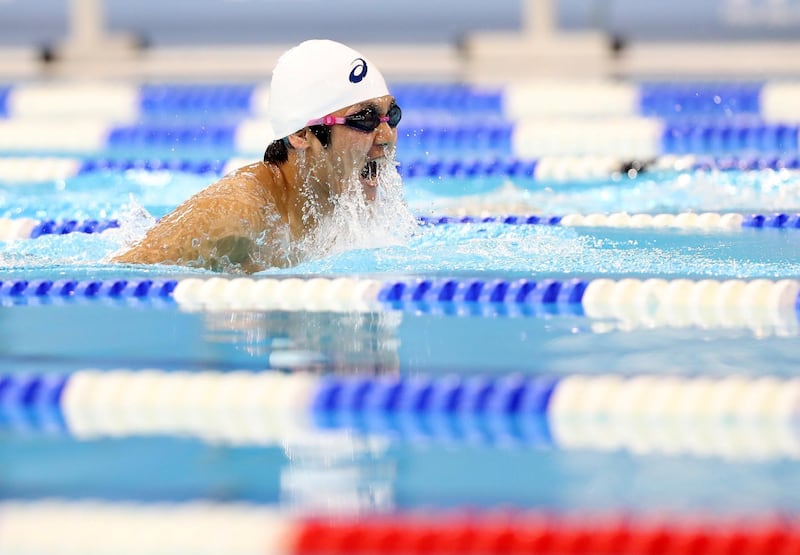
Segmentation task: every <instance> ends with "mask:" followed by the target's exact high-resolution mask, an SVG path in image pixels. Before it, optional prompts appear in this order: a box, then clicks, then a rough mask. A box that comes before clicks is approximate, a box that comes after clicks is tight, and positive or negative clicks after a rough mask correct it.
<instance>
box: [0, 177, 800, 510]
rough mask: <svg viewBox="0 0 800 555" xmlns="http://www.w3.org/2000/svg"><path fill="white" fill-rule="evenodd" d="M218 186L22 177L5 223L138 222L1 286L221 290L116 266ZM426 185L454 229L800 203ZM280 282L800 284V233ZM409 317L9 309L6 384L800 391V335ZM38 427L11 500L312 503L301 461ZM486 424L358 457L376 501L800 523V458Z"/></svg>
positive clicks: (576, 247) (556, 244)
mask: <svg viewBox="0 0 800 555" xmlns="http://www.w3.org/2000/svg"><path fill="white" fill-rule="evenodd" d="M213 179H214V176H211V175H207V176H198V175H189V174H181V173H177V172H175V173H168V172H158V173H146V172H141V171H130V172H118V173H113V172H105V173H103V172H101V173H95V174H89V175H83V176H80V177H76V178H72V179H68V180H66V181H63V182H55V183H39V184H26V185H22V184H0V207H2V208H0V216H5V217H29V218H37V219H44V218H50V219H62V218H70V219H84V218H103V219H105V218H118V219H120V221H121V224H122V228H121V229H113V230H110V231H107V232H105V233H103V234H100V235H96V234H94V235H88V234H82V233H72V234H68V235H63V236H54V235H47V236H43V237H40V238H38V239H35V240H29V241H18V242H15V243H9V244H4V245H0V265H2V268H1V269H0V279H2V280H5V279H36V278H49V279H54V278H72V279H104V278H108V279H111V278H115V279H116V278H120V277H151V278H159V277H170V278H174V279H180V278H182V277H185V276H194V277H197V276H201V277H202V276H209V275H213V274H212V273H211V272H207V271H204V270H196V269H189V268H180V267H167V266H121V265H114V264H108V263H106V262H104V259H105V258H106V257H107V256H108V255H110V254H111V253H113V252H114V251H115V250H116V249H118V248H119V247H120V245H121V244H122V237H123V236H124V235H125V234H126V233H129V232H133V231H136V228H137V226H138V227H140V226H141V225H142V222H143V221H144V220H143V219H142V217H141V214H139V215H138V216H137V215H136V213H137V212H136V210H132V209H134V208H136V207H141V208H143V209H144V210H145V211H146V213H147V214H148V215H149V216H152V217H159V216H161V215H163V214H165V213H167V212H168V211H169V210H171V209H172V208H174V207H175V206H176V205H177V204H178V203H179V202H181V201H182V200H184V199H185V198H186V197H188V196H189V195H191V194H192V193H194V192H196V191H199V190H200V189H202V188H203V187H205V186H206V185H207V184H208V183H209V182H211V181H212V180H213ZM405 191H406V199H407V202H408V204H409V206H410V207H411V209H412V211H413V212H414V213H415V214H418V215H438V214H443V213H447V211H448V210H452V209H454V208H456V207H458V206H466V205H468V204H469V203H470V202H473V203H476V202H483V203H489V204H492V205H494V206H506V205H509V206H512V205H513V206H515V207H516V210H515V212H516V213H520V214H530V213H540V214H567V213H570V212H576V213H584V214H585V213H590V212H609V211H627V212H630V213H635V212H648V213H658V212H669V213H677V212H680V211H684V210H694V211H697V212H701V211H738V212H748V211H757V212H761V213H769V212H771V211H775V210H781V211H784V212H792V211H797V210H798V209H800V180H799V179H798V176H797V175H796V174H794V173H791V172H772V171H760V172H759V171H754V172H733V171H731V172H689V173H680V172H664V173H659V174H644V175H640V176H639V177H637V178H635V179H628V178H619V179H616V178H615V179H610V180H592V181H579V180H576V181H573V182H569V183H556V182H538V181H533V180H530V179H528V180H523V179H520V180H516V181H513V182H507V181H506V180H502V179H484V180H467V179H422V178H418V179H410V180H408V181H407V182H406V184H405ZM139 231H141V230H139ZM261 275H298V276H309V275H325V276H334V275H359V276H371V277H377V278H380V279H392V278H399V277H417V276H419V277H421V276H428V277H429V276H462V277H478V278H485V279H489V278H493V277H502V278H506V279H510V278H517V277H534V278H545V277H546V278H572V277H586V278H592V277H598V276H606V277H631V276H633V277H651V276H658V277H664V278H672V277H675V278H677V277H689V278H702V277H710V278H717V279H724V278H772V279H778V278H796V277H797V276H799V275H800V230H794V229H743V230H736V231H731V232H722V231H697V230H691V231H680V230H654V229H636V230H632V229H627V230H620V229H608V228H566V227H558V226H546V225H507V224H499V223H473V224H448V225H441V226H428V225H421V226H420V227H418V228H417V230H416V231H415V233H414V234H413V236H412V237H411V238H410V239H409V240H408V241H407V242H406V243H405V244H401V245H394V246H389V247H385V246H381V247H371V246H369V245H353V248H352V249H351V250H348V251H346V252H342V253H339V254H336V255H333V256H329V257H325V258H321V259H317V260H310V261H307V262H304V263H302V264H300V265H299V266H297V267H294V268H290V269H285V270H268V271H265V272H262V274H261ZM398 308H399V310H397V311H395V312H384V313H367V314H334V313H287V312H267V313H259V312H238V313H232V312H221V313H187V312H181V311H179V310H177V309H176V308H175V306H174V305H169V304H162V305H151V304H148V303H146V302H140V301H136V300H120V301H104V302H101V301H80V300H66V301H59V300H58V299H53V300H51V301H50V302H45V303H42V304H39V305H21V306H4V307H2V308H0V372H13V373H40V372H47V373H69V372H75V371H78V370H81V369H86V368H95V369H100V370H104V369H105V370H111V369H115V368H131V369H142V368H162V369H165V370H192V371H199V370H210V369H212V370H220V371H232V370H237V369H246V370H253V371H258V370H264V369H278V370H282V371H287V372H292V371H297V370H310V371H312V372H316V373H320V374H324V373H326V372H335V373H358V372H366V373H370V374H393V375H394V374H400V375H409V376H410V375H420V374H433V375H437V376H443V375H447V374H459V375H467V374H469V375H478V374H491V375H496V376H504V375H508V374H511V373H523V374H528V375H533V374H540V375H557V376H567V375H572V374H575V373H583V374H599V373H615V374H623V375H637V374H642V373H656V374H680V375H686V376H697V375H711V376H717V377H725V376H730V375H742V376H751V377H756V376H760V375H764V374H769V375H776V376H783V377H790V376H793V375H794V374H795V368H797V367H798V365H799V364H800V350H798V349H797V346H796V341H797V338H796V337H779V336H768V337H762V336H760V335H759V334H758V333H755V331H754V330H752V329H749V328H747V327H742V328H733V329H698V328H696V327H695V328H684V329H674V328H658V329H636V330H624V329H618V328H602V329H601V328H597V327H595V326H594V325H593V322H591V321H589V320H588V319H587V318H585V317H584V316H582V315H581V314H579V313H550V312H547V311H540V312H538V313H537V312H535V311H534V312H530V313H526V314H517V315H513V317H512V316H504V315H503V314H502V313H481V312H480V311H477V312H476V311H475V310H473V309H470V307H455V308H454V309H453V310H452V311H451V312H450V313H446V314H443V313H428V312H426V311H425V310H424V309H423V308H421V307H415V306H407V307H398ZM601 332H602V333H601ZM0 401H2V393H0ZM26 418H28V416H26V415H19V414H15V413H14V412H13V411H12V410H11V409H9V407H8V406H7V405H4V404H3V403H2V402H0V424H2V425H0V497H3V498H13V499H18V498H25V499H40V498H44V497H61V498H68V499H80V498H86V497H93V498H100V499H103V500H107V501H122V500H140V501H146V502H154V501H176V500H191V499H200V498H201V499H215V500H222V501H245V500H246V501H255V502H258V503H264V504H271V505H273V504H277V505H279V506H283V507H286V508H297V505H299V504H300V502H299V501H298V500H297V499H295V498H294V497H292V491H290V489H288V488H287V486H286V476H287V473H288V474H292V473H294V474H293V475H296V474H298V473H299V474H302V473H303V472H304V471H305V470H306V467H305V466H304V463H303V462H302V461H299V460H297V459H293V458H292V457H290V456H289V455H288V454H287V452H286V451H285V450H284V449H282V448H279V447H240V448H235V447H226V446H211V445H207V444H204V443H202V442H199V441H197V440H189V439H179V438H172V437H158V438H157V437H140V438H120V439H104V440H92V441H82V440H76V439H74V438H70V437H69V436H68V435H67V434H66V432H64V431H63V430H60V431H59V430H57V429H56V430H55V431H52V432H46V431H43V430H42V429H41V428H40V427H39V428H37V427H36V426H35V425H30V422H29V421H28V420H26ZM26 422H28V425H26ZM451 424H452V423H449V424H448V423H446V426H445V427H447V426H450V425H451ZM477 429H479V428H478V427H475V428H470V429H467V430H461V431H459V429H458V427H457V426H456V427H455V428H451V429H450V432H449V433H450V436H449V437H448V438H446V439H442V437H441V436H437V437H433V438H427V440H425V441H410V440H408V438H406V439H405V440H403V441H400V440H397V441H391V442H390V443H389V447H388V448H387V450H385V451H383V452H381V453H379V454H376V455H374V456H373V457H371V458H357V459H355V460H352V461H349V462H348V464H349V465H350V467H352V468H354V469H356V471H357V476H358V480H359V483H358V487H359V488H362V489H364V490H367V491H369V490H374V491H384V490H383V488H388V490H389V492H390V493H389V494H388V496H385V497H383V498H382V499H383V501H382V503H383V505H380V506H378V505H379V504H378V503H377V502H375V506H372V507H371V508H373V509H376V510H377V509H386V508H400V509H402V508H419V507H454V506H464V505H470V506H483V507H494V506H498V505H503V506H509V505H513V506H519V507H546V508H557V509H564V510H572V509H587V508H598V509H605V510H609V511H610V510H630V511H636V510H647V509H650V510H661V511H677V512H684V511H696V510H708V511H711V512H715V513H723V512H737V513H748V514H759V513H764V512H769V511H785V512H789V513H796V512H797V511H798V510H800V494H798V493H797V492H800V488H798V487H795V486H792V483H794V482H795V481H796V478H794V476H796V475H797V471H796V470H797V468H796V466H797V465H796V463H795V462H793V461H788V460H782V459H777V460H765V461H749V462H731V461H722V460H720V459H719V458H715V457H708V458H702V457H697V456H693V455H690V454H676V455H670V456H666V455H659V456H656V455H647V456H644V455H635V454H632V453H624V452H614V453H601V452H595V451H591V450H561V449H559V448H557V447H555V446H554V445H553V442H552V439H551V438H549V436H548V431H547V429H546V426H545V427H544V428H542V429H540V430H535V431H529V434H531V435H530V436H529V438H528V440H527V443H525V444H523V445H509V444H507V443H504V442H503V441H500V440H498V439H497V438H494V437H490V438H487V437H484V436H481V435H480V434H479V433H477V432H476V431H475V430H477ZM531 437H533V439H531ZM324 455H325V453H324V452H323V453H319V456H320V457H322V458H324ZM338 469H339V467H337V466H336V465H332V466H325V465H322V467H320V468H317V467H314V470H315V471H319V472H322V473H323V475H324V473H325V472H326V471H330V473H331V478H330V480H336V474H335V472H336V471H337V470H338ZM322 494H324V492H321V493H320V495H322ZM369 508H370V507H369V506H368V507H367V509H369Z"/></svg>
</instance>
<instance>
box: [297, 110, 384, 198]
mask: <svg viewBox="0 0 800 555" xmlns="http://www.w3.org/2000/svg"><path fill="white" fill-rule="evenodd" d="M394 105H395V99H394V97H393V96H390V95H387V96H381V97H378V98H374V99H371V100H367V101H365V102H360V103H358V104H353V105H352V106H349V107H347V108H344V109H342V110H338V111H336V112H333V113H332V114H331V115H333V116H337V117H347V116H352V115H353V114H359V113H361V112H363V111H364V110H374V111H375V112H377V114H378V115H379V116H382V117H383V116H386V114H387V113H388V112H389V110H390V108H392V106H394ZM396 143H397V128H396V127H391V126H390V125H389V123H388V122H381V123H380V125H378V127H377V128H375V130H374V131H362V130H360V129H354V128H352V127H350V126H347V125H333V126H331V142H330V145H328V148H322V145H318V148H312V150H316V151H317V153H316V154H318V155H319V156H320V157H321V158H323V159H324V161H325V165H326V166H327V167H326V173H328V177H329V183H331V188H332V192H334V193H341V192H342V191H343V190H345V188H346V187H347V186H348V185H350V184H352V183H354V182H357V183H359V184H360V187H361V190H362V191H363V194H364V197H365V198H366V199H367V200H374V199H375V196H376V193H377V186H378V178H377V171H378V169H379V168H380V167H381V164H379V163H378V162H379V161H380V160H381V159H382V158H386V157H392V158H393V156H394V150H395V145H396ZM315 146H317V145H315Z"/></svg>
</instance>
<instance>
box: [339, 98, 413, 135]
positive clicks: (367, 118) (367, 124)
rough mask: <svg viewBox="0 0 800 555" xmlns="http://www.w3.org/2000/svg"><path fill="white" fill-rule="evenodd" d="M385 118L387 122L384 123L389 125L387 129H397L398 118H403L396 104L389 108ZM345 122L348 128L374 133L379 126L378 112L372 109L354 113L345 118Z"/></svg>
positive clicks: (379, 117)
mask: <svg viewBox="0 0 800 555" xmlns="http://www.w3.org/2000/svg"><path fill="white" fill-rule="evenodd" d="M386 117H388V118H389V121H387V122H386V123H388V124H389V127H391V128H395V127H397V124H398V123H400V118H402V117H403V112H402V110H400V106H398V105H397V104H394V105H392V107H391V108H389V111H388V112H387V113H386ZM345 120H346V125H347V126H348V127H352V128H353V129H358V130H359V131H365V132H368V133H369V132H372V131H375V130H376V129H377V128H378V126H379V125H380V124H381V116H379V115H378V112H376V111H375V110H373V109H372V108H367V109H365V110H361V111H360V112H356V113H355V114H351V115H349V116H347V117H346V118H345Z"/></svg>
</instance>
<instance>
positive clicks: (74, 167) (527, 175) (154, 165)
mask: <svg viewBox="0 0 800 555" xmlns="http://www.w3.org/2000/svg"><path fill="white" fill-rule="evenodd" d="M254 160H255V158H230V159H205V158H198V159H163V160H162V159H147V158H87V159H81V158H75V157H41V156H38V157H35V156H22V157H3V158H0V183H2V182H8V183H16V184H24V183H41V182H47V181H54V180H63V179H70V178H74V177H77V176H82V175H91V174H95V173H102V172H128V171H134V172H172V173H189V174H196V175H209V176H217V177H218V176H222V175H225V174H227V173H229V172H231V171H233V170H235V169H238V168H240V167H242V166H245V165H247V164H251V163H252V162H253V161H254ZM798 169H800V157H798V156H797V155H794V154H784V155H780V156H777V155H776V156H770V155H766V156H725V157H709V156H694V155H682V156H671V155H665V156H659V157H656V158H653V159H643V160H637V159H631V158H622V157H614V156H591V155H581V156H543V157H539V158H516V157H509V156H495V157H492V156H488V157H487V156H486V155H485V154H484V155H482V156H475V157H466V158H465V157H463V156H453V157H449V158H448V157H430V156H424V157H404V159H403V160H401V162H400V166H398V171H399V173H400V175H401V176H403V177H404V178H407V179H433V178H453V179H491V178H508V179H515V180H516V179H521V180H533V181H543V182H548V183H560V182H573V181H582V180H583V181H587V180H596V179H606V180H607V179H609V178H612V177H628V178H635V177H637V176H640V175H644V174H647V173H648V172H649V173H651V174H652V173H653V172H687V171H691V172H694V171H761V170H773V171H797V170H798Z"/></svg>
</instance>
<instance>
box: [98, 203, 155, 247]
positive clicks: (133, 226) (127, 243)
mask: <svg viewBox="0 0 800 555" xmlns="http://www.w3.org/2000/svg"><path fill="white" fill-rule="evenodd" d="M118 221H119V227H118V228H112V229H109V230H108V231H107V232H106V233H104V234H103V235H104V237H105V238H106V239H108V240H109V241H110V242H112V243H115V244H116V245H117V246H118V248H119V250H120V251H121V250H125V249H128V248H130V247H131V246H133V245H134V244H135V243H136V242H137V241H139V240H140V239H142V238H143V237H144V235H145V233H147V230H148V229H150V228H151V227H153V225H154V224H155V223H156V219H155V217H153V216H152V215H151V214H150V213H149V212H148V211H147V209H146V208H145V207H144V206H142V205H141V204H139V203H138V202H137V201H136V199H135V198H134V196H133V195H130V197H129V200H128V204H127V205H123V206H122V209H121V210H120V214H119V218H118ZM113 254H117V253H112V255H113Z"/></svg>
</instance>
